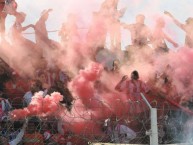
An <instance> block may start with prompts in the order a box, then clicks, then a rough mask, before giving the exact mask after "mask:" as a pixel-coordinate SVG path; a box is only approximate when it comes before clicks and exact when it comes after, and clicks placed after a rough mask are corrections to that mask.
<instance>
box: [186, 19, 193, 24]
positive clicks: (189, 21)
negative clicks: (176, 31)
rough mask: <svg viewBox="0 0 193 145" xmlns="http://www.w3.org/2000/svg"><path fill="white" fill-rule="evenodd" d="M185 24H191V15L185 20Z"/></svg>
mask: <svg viewBox="0 0 193 145" xmlns="http://www.w3.org/2000/svg"><path fill="white" fill-rule="evenodd" d="M186 24H187V25H193V18H192V17H189V18H188V19H187V20H186Z"/></svg>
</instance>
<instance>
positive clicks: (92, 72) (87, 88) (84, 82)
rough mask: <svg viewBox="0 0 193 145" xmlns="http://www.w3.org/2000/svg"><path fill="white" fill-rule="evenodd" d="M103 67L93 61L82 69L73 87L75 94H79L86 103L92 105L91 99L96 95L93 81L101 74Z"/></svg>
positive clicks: (72, 84)
mask: <svg viewBox="0 0 193 145" xmlns="http://www.w3.org/2000/svg"><path fill="white" fill-rule="evenodd" d="M102 70H103V67H102V65H100V64H98V63H91V64H90V65H89V66H88V68H86V69H85V70H80V73H79V75H78V76H76V77H75V78H74V79H73V81H72V83H71V87H72V90H73V91H74V93H75V95H77V96H78V97H79V98H80V99H81V100H82V102H83V104H84V105H86V106H90V99H91V98H92V97H93V96H94V88H93V83H94V81H96V80H97V79H99V77H100V76H101V73H102Z"/></svg>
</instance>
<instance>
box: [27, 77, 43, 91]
mask: <svg viewBox="0 0 193 145" xmlns="http://www.w3.org/2000/svg"><path fill="white" fill-rule="evenodd" d="M41 90H43V89H42V83H41V82H40V81H39V80H32V81H31V83H30V91H31V92H32V94H34V93H35V92H39V91H41Z"/></svg>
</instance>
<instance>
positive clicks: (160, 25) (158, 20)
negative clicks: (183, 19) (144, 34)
mask: <svg viewBox="0 0 193 145" xmlns="http://www.w3.org/2000/svg"><path fill="white" fill-rule="evenodd" d="M156 25H157V26H158V27H160V28H164V27H165V21H164V19H163V18H158V19H157V20H156Z"/></svg>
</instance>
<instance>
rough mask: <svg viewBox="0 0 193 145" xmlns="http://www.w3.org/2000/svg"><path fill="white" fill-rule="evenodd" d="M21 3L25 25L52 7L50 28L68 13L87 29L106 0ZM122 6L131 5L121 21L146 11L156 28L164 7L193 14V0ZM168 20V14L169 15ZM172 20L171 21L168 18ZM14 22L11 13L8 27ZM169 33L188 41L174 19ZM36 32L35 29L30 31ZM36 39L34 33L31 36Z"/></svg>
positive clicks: (137, 0) (134, 0) (182, 15)
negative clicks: (156, 18)
mask: <svg viewBox="0 0 193 145" xmlns="http://www.w3.org/2000/svg"><path fill="white" fill-rule="evenodd" d="M16 1H17V2H18V11H22V12H25V13H26V14H27V17H26V21H25V23H24V25H27V24H31V23H32V24H34V23H35V22H36V21H37V19H38V18H39V16H40V13H41V11H42V10H43V9H47V8H52V9H53V10H54V11H53V12H52V13H51V15H50V18H49V20H48V21H47V28H48V30H56V29H59V28H60V27H61V24H62V23H63V22H64V21H65V20H66V16H67V14H68V13H70V12H73V13H77V14H79V16H80V18H81V21H80V22H79V25H80V27H85V28H87V27H88V25H87V22H88V21H89V20H90V19H91V14H92V11H97V10H98V9H99V7H100V4H101V3H102V2H103V0H52V1H51V0H39V1H36V3H34V1H31V0H16ZM118 7H119V8H122V7H127V11H126V13H125V15H124V17H123V18H122V19H121V21H123V22H126V23H133V22H134V20H135V16H136V15H137V14H139V13H143V14H145V16H146V24H147V25H149V26H150V27H153V24H154V21H155V17H156V16H158V15H161V14H163V12H164V10H167V11H170V12H171V13H172V14H173V15H174V16H175V17H176V18H177V19H179V20H180V21H181V22H184V21H185V20H186V19H187V18H188V17H190V16H192V17H193V8H192V7H193V0H120V2H119V6H118ZM166 19H167V17H166ZM168 21H169V20H168ZM13 22H14V17H12V16H9V17H8V18H7V20H6V24H7V30H8V29H9V28H10V26H11V25H12V24H13ZM165 30H166V32H168V33H171V34H172V36H171V37H172V38H173V39H174V40H175V41H177V42H178V43H179V44H180V45H183V43H184V33H183V31H181V30H180V29H179V28H177V27H176V26H175V25H174V24H173V23H172V22H170V21H169V23H168V24H167V26H166V29H165ZM29 32H33V30H29ZM122 35H123V46H122V47H123V48H124V46H126V45H128V44H129V43H130V35H129V32H128V31H126V30H124V31H123V32H122ZM27 37H29V38H30V39H33V36H32V35H30V36H27ZM50 38H52V39H55V40H58V36H57V33H50Z"/></svg>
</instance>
